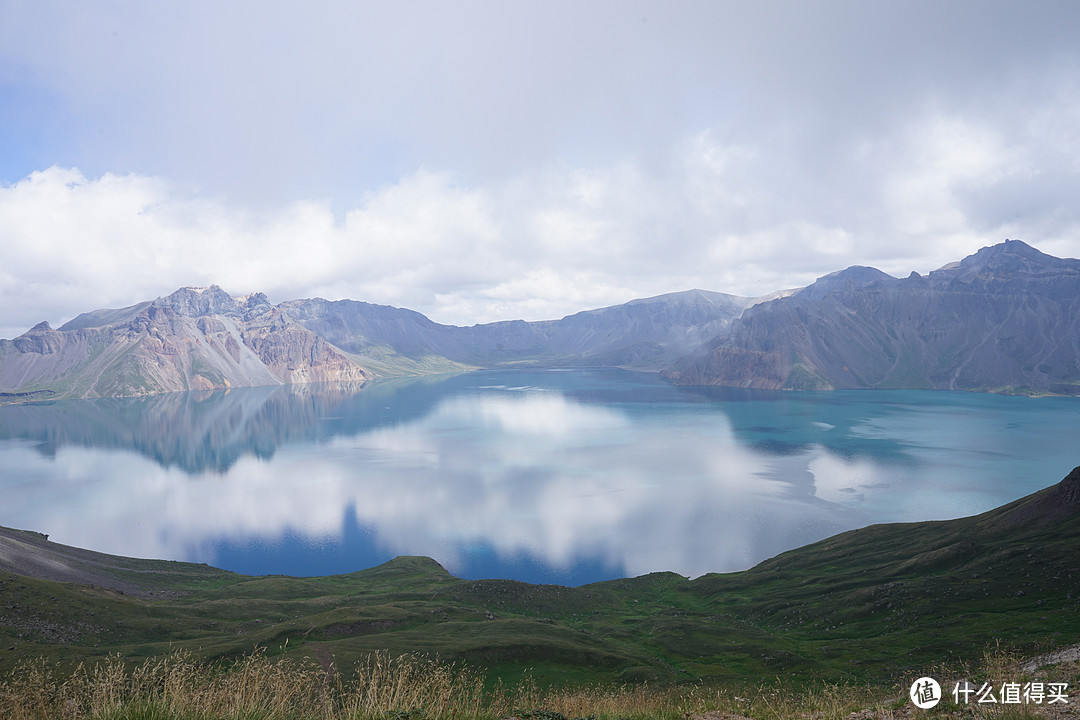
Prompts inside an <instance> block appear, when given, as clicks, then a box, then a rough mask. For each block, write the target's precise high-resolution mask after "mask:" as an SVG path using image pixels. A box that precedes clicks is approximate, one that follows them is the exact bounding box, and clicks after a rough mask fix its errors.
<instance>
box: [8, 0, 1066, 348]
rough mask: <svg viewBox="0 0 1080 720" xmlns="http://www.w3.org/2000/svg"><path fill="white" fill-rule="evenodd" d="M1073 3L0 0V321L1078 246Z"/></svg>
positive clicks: (426, 297)
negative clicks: (159, 302) (202, 292)
mask: <svg viewBox="0 0 1080 720" xmlns="http://www.w3.org/2000/svg"><path fill="white" fill-rule="evenodd" d="M1077 37H1080V3H1076V2H1072V1H1071V0H1064V1H1062V2H1025V3H1020V2H994V1H989V0H977V1H973V2H962V1H952V2H942V1H941V0H933V2H919V1H912V0H904V1H903V2H885V1H884V0H882V1H880V2H865V1H863V0H851V1H850V2H820V1H816V2H805V1H801V0H797V1H792V2H768V1H762V0H754V1H753V2H748V1H740V2H719V1H715V0H714V1H712V2H670V1H665V2H634V1H631V0H619V1H617V2H582V1H580V0H577V1H575V2H566V3H564V2H556V1H553V0H543V1H542V2H528V3H526V2H506V1H504V0H499V1H497V2H445V1H440V2H407V1H406V2H373V3H364V2H356V1H355V0H350V1H348V2H329V1H327V2H316V3H310V2H308V3H300V2H296V3H288V2H267V1H266V0H258V1H251V2H240V1H237V2H225V3H222V2H218V1H216V0H215V1H214V2H201V1H199V0H183V1H179V0H177V1H176V2H152V3H147V2H141V1H139V0H132V1H131V2H123V1H121V0H99V1H94V2H53V1H52V0H25V1H24V0H0V308H2V313H0V337H13V336H15V335H18V334H20V333H22V332H23V331H25V330H26V329H27V328H29V327H30V326H31V325H33V324H35V323H37V322H39V321H41V320H48V321H50V322H51V323H53V325H54V326H55V325H58V324H59V323H61V322H64V321H66V320H68V319H70V318H71V317H72V316H74V315H76V314H77V313H79V312H82V311H85V310H90V309H95V308H101V307H121V306H126V305H130V304H133V303H135V302H138V301H141V300H145V299H152V298H154V297H157V296H159V295H164V294H168V293H169V292H171V291H173V290H175V289H176V288H178V287H180V286H184V285H195V286H201V285H207V284H210V283H216V284H218V285H221V286H222V287H223V288H225V289H226V290H227V291H229V292H232V293H234V294H243V293H248V292H251V291H256V290H261V291H264V292H266V293H267V294H268V295H269V296H270V299H271V300H272V301H275V302H277V301H281V300H286V299H292V298H298V297H312V296H322V297H326V298H330V299H339V298H345V297H348V298H353V299H356V300H366V301H369V302H378V303H387V304H392V305H398V306H404V307H409V308H412V309H415V310H419V311H420V312H423V313H425V314H427V315H428V316H429V317H431V318H432V319H434V320H437V321H440V322H447V323H454V324H472V323H475V322H487V321H492V320H501V319H512V318H524V319H528V320H536V319H546V318H556V317H561V316H563V315H566V314H568V313H571V312H575V311H578V310H582V309H586V308H591V307H599V306H603V305H610V304H615V303H620V302H625V301H626V300H629V299H632V298H634V297H644V296H649V295H656V294H659V293H663V292H669V291H675V290H685V289H689V288H694V287H699V288H704V289H709V290H718V291H723V292H731V293H735V294H740V295H751V296H753V295H761V294H765V293H768V292H771V291H774V290H778V289H782V288H787V287H795V286H800V285H805V284H807V283H809V282H812V281H813V280H814V279H815V278H817V277H819V276H821V275H824V274H826V273H828V272H831V271H833V270H837V269H840V268H843V267H846V266H849V265H873V266H875V267H878V268H880V269H882V270H884V271H886V272H889V273H892V274H894V275H907V274H908V273H910V272H911V271H912V270H915V271H918V272H920V273H925V272H927V271H929V270H932V269H934V268H936V267H939V266H941V265H942V264H944V263H946V262H950V261H952V260H957V259H960V258H962V257H964V256H965V255H968V254H970V253H972V252H975V251H976V250H978V249H979V248H980V247H983V246H985V245H991V244H994V243H997V242H1000V241H1001V240H1003V239H1005V238H1020V239H1023V240H1025V241H1027V242H1028V243H1030V244H1032V245H1034V246H1035V247H1037V248H1039V249H1041V250H1043V251H1044V252H1048V253H1050V254H1053V255H1058V256H1062V257H1077V256H1080V202H1077V199H1078V198H1080V43H1078V42H1077V40H1076V38H1077Z"/></svg>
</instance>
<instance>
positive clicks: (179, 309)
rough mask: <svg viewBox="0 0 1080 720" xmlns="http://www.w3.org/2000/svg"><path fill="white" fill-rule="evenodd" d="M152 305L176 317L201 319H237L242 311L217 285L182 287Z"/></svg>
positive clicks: (230, 296) (231, 297)
mask: <svg viewBox="0 0 1080 720" xmlns="http://www.w3.org/2000/svg"><path fill="white" fill-rule="evenodd" d="M260 294H261V293H260ZM154 305H155V306H156V307H161V308H168V309H169V310H172V311H173V312H175V313H176V314H177V315H183V316H185V317H201V316H203V315H229V316H232V317H239V316H240V315H241V314H242V311H243V309H242V308H241V306H240V304H239V303H237V302H236V300H235V299H234V298H233V296H232V295H229V293H227V292H225V291H224V290H222V289H221V288H220V287H218V286H217V285H210V286H209V287H204V288H195V287H183V288H180V289H179V290H177V291H176V292H174V293H173V294H171V295H168V296H166V297H160V298H158V299H157V300H155V301H154Z"/></svg>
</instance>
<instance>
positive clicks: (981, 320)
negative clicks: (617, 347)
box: [662, 240, 1080, 394]
mask: <svg viewBox="0 0 1080 720" xmlns="http://www.w3.org/2000/svg"><path fill="white" fill-rule="evenodd" d="M662 374H663V376H664V377H665V378H667V379H668V380H670V381H672V382H674V383H677V384H686V385H725V386H732V387H747V388H769V389H802V390H820V389H835V388H870V387H876V388H934V389H950V390H980V391H994V392H1008V393H1022V394H1040V393H1051V394H1080V261H1077V260H1062V259H1059V258H1054V257H1051V256H1049V255H1045V254H1043V253H1041V252H1039V251H1038V250H1035V249H1034V248H1032V247H1030V246H1028V245H1026V244H1025V243H1023V242H1020V241H1018V240H1013V241H1006V242H1004V243H1001V244H999V245H995V246H993V247H987V248H983V249H982V250H980V251H979V252H978V253H976V254H975V255H972V256H970V257H968V258H965V259H964V260H963V261H961V262H959V263H953V264H951V265H948V266H945V267H944V268H941V269H940V270H937V271H934V272H932V273H930V274H929V275H928V276H925V277H924V276H920V275H918V274H917V273H912V274H911V275H910V276H908V277H907V278H903V279H898V278H894V277H892V276H889V275H886V274H885V273H882V272H880V271H878V270H874V269H873V268H864V267H853V268H848V269H847V270H843V271H840V272H838V273H833V274H832V275H828V276H826V277H823V278H821V279H819V280H818V281H817V282H816V283H814V284H813V285H810V286H809V287H807V288H804V289H803V290H801V291H800V292H798V293H795V294H793V295H791V296H790V297H786V298H781V299H778V300H774V301H772V302H767V303H762V304H759V305H757V306H755V307H752V308H749V309H748V310H747V311H746V312H745V313H743V315H742V317H741V318H740V319H738V320H737V321H735V322H734V323H733V325H732V328H731V332H730V333H729V334H728V335H727V336H726V337H722V338H716V339H714V340H713V341H712V342H710V343H709V344H707V345H706V346H703V347H702V348H699V349H698V350H697V351H695V352H694V353H692V354H690V355H689V356H687V357H684V358H682V359H680V360H679V361H677V362H676V363H674V364H673V365H672V366H671V367H669V368H667V369H665V370H664V371H663V373H662Z"/></svg>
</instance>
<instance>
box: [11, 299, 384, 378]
mask: <svg viewBox="0 0 1080 720" xmlns="http://www.w3.org/2000/svg"><path fill="white" fill-rule="evenodd" d="M368 379H369V375H368V373H367V372H366V371H365V370H364V369H363V368H362V367H361V366H360V365H359V364H357V363H356V362H355V361H354V360H352V359H351V358H349V357H348V356H347V355H346V354H345V353H344V352H342V351H341V350H338V349H337V348H335V347H334V346H333V345H331V344H330V343H328V342H326V341H325V340H323V339H322V338H320V337H318V336H317V335H315V334H314V333H312V332H311V331H309V330H307V329H306V328H304V327H303V326H301V325H299V324H297V323H296V322H294V321H292V320H291V319H290V318H289V317H288V316H287V315H286V314H285V313H284V312H283V311H281V310H279V309H277V308H274V307H273V306H271V305H270V303H269V302H268V301H267V300H266V297H265V296H264V295H262V294H256V295H252V296H248V297H245V298H239V299H238V298H233V297H232V296H230V295H228V294H227V293H225V292H224V291H222V290H221V289H220V288H218V287H216V286H211V287H209V288H203V289H193V288H182V289H180V290H178V291H176V292H175V293H173V294H172V295H169V296H167V297H164V298H158V299H157V300H155V301H153V302H151V303H141V304H139V305H135V306H132V307H131V308H124V309H121V310H105V311H97V312H94V313H86V314H84V315H80V316H79V317H77V318H75V319H74V320H72V321H71V322H70V323H67V324H65V325H64V326H63V327H61V328H60V329H59V330H54V329H52V328H51V327H49V325H48V323H41V324H39V325H37V326H35V327H33V328H31V329H30V330H29V331H28V332H27V333H25V334H24V335H22V336H20V337H18V338H15V339H14V340H3V341H0V392H4V393H8V394H18V395H26V394H29V396H31V397H34V398H42V397H112V396H120V397H123V396H132V395H148V394H152V393H159V392H175V391H182V390H196V389H204V390H205V389H215V388H227V387H238V386H256V385H280V384H283V383H302V382H321V381H330V380H347V381H352V382H364V381H366V380H368ZM18 395H16V397H18Z"/></svg>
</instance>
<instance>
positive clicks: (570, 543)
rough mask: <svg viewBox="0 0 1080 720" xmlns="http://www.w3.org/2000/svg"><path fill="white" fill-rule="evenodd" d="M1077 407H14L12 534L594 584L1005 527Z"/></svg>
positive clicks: (1042, 402)
mask: <svg viewBox="0 0 1080 720" xmlns="http://www.w3.org/2000/svg"><path fill="white" fill-rule="evenodd" d="M1077 438H1080V399H1076V398H1037V399H1035V398H1016V397H1002V396H995V395H981V394H971V393H953V392H929V391H848V392H833V393H779V392H754V391H736V390H704V389H700V388H697V389H694V388H676V387H672V386H670V385H667V384H665V383H663V382H661V381H660V380H658V379H657V378H656V377H655V376H653V375H647V374H642V373H631V372H625V371H618V370H574V371H525V370H522V371H490V372H489V371H485V372H476V373H468V374H463V375H450V376H439V377H427V378H419V379H415V380H396V381H384V382H379V383H376V384H373V385H370V386H368V387H366V388H364V389H363V390H360V391H359V392H357V391H356V390H355V389H343V388H340V387H337V386H333V385H312V386H293V387H277V388H246V389H238V390H231V391H222V392H214V393H180V394H170V395H159V396H154V397H150V398H139V399H123V400H121V399H103V400H72V401H63V402H55V403H43V404H33V405H19V406H6V407H0V493H2V498H3V500H2V501H0V525H6V526H9V527H19V528H26V529H33V530H38V531H41V532H46V533H49V535H50V538H51V539H53V540H55V541H57V542H62V543H66V544H70V545H77V546H81V547H88V548H92V549H95V550H100V551H103V552H110V553H116V554H122V555H133V556H139V557H160V558H170V559H177V560H193V561H199V562H208V563H211V564H213V565H217V566H219V567H224V568H227V569H230V570H235V571H238V572H244V573H253V574H271V573H281V574H291V575H322V574H330V573H340V572H351V571H354V570H359V569H363V568H367V567H372V566H374V565H377V564H379V563H382V562H385V561H386V560H389V559H391V558H393V557H395V556H397V555H427V556H430V557H434V558H435V559H436V560H438V561H439V562H441V563H442V564H443V565H444V566H445V567H446V568H447V569H448V570H450V571H451V572H453V573H455V574H456V575H459V576H461V577H466V578H481V577H508V578H515V579H519V580H526V581H531V582H558V583H563V584H570V585H579V584H584V583H587V582H592V581H596V580H602V579H609V578H614V577H624V576H630V575H639V574H643V573H646V572H652V571H657V570H671V571H675V572H678V573H681V574H683V575H690V576H696V575H699V574H701V573H704V572H710V571H721V572H722V571H731V570H739V569H744V568H747V567H750V566H752V565H754V564H756V563H758V562H760V561H761V560H764V559H766V558H768V557H771V556H773V555H775V554H777V553H779V552H782V551H784V550H788V549H791V548H793V547H798V546H800V545H804V544H806V543H809V542H813V541H816V540H819V539H822V538H824V537H827V536H829V535H832V534H835V533H838V532H841V531H844V530H848V529H851V528H855V527H861V526H864V525H867V524H871V523H876V522H896V521H911V520H931V519H944V518H951V517H958V516H962V515H969V514H974V513H978V512H982V511H985V510H989V509H991V508H993V507H996V506H998V505H1001V504H1004V503H1006V502H1009V501H1012V500H1015V499H1016V498H1019V497H1022V496H1023V495H1026V494H1028V493H1030V492H1034V491H1035V490H1038V489H1041V488H1043V487H1046V486H1048V485H1051V484H1054V483H1055V482H1057V481H1058V480H1060V479H1061V478H1062V477H1064V476H1065V475H1066V474H1067V473H1068V472H1069V471H1070V470H1071V469H1072V468H1073V467H1074V466H1075V465H1077V464H1080V443H1078V442H1077Z"/></svg>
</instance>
